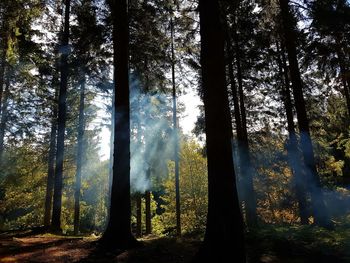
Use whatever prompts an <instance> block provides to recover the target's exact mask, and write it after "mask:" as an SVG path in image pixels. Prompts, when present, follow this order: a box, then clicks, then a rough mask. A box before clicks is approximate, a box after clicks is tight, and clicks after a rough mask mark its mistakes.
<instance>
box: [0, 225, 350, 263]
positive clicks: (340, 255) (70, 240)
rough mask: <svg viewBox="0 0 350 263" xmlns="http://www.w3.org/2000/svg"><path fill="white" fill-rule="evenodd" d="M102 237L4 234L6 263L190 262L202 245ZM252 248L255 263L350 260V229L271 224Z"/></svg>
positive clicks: (253, 236) (0, 258) (254, 237)
mask: <svg viewBox="0 0 350 263" xmlns="http://www.w3.org/2000/svg"><path fill="white" fill-rule="evenodd" d="M97 240H98V237H96V236H85V237H74V236H57V235H50V234H43V235H41V234H31V233H30V232H28V233H25V232H24V233H18V232H17V233H10V234H9V233H3V234H0V262H86V263H89V262H118V263H185V262H190V260H191V258H192V257H193V255H194V254H195V253H196V251H197V249H198V248H199V246H200V241H198V239H189V238H182V239H176V238H165V237H163V238H160V237H155V236H148V237H145V238H143V239H141V243H142V246H141V247H140V248H136V249H132V250H128V251H118V252H108V251H105V250H100V249H97V246H96V241H97ZM232 245H234V244H232ZM247 251H248V258H249V263H257V262H259V263H309V262H310V263H313V262H315V263H316V262H317V263H347V262H349V263H350V229H349V228H344V229H338V230H336V231H327V230H324V229H320V228H312V227H290V226H288V227H283V226H280V227H275V226H274V227H268V226H267V227H266V226H265V227H263V228H261V229H259V230H258V231H255V232H254V233H249V234H248V237H247ZM213 263H215V262H213Z"/></svg>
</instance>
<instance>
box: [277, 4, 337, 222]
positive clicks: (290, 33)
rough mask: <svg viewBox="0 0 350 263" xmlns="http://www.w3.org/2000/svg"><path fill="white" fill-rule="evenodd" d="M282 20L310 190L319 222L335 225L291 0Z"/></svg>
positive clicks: (307, 182)
mask: <svg viewBox="0 0 350 263" xmlns="http://www.w3.org/2000/svg"><path fill="white" fill-rule="evenodd" d="M279 4H280V10H281V19H282V23H283V37H284V41H285V45H286V51H287V54H288V62H289V72H290V77H291V82H292V89H293V95H294V101H295V108H296V112H297V119H298V126H299V132H300V145H301V151H302V154H303V157H304V163H305V168H306V169H305V170H306V171H305V172H306V173H305V174H306V178H305V180H306V185H307V187H308V190H309V191H310V195H311V199H312V204H311V205H312V209H313V216H314V218H315V223H316V224H318V225H320V226H324V227H331V225H332V223H331V221H330V218H329V215H328V212H327V208H326V206H325V203H324V198H323V193H322V190H321V182H320V178H319V175H318V172H317V169H316V164H315V157H314V150H313V146H312V141H311V137H310V127H309V120H308V117H307V113H306V107H305V99H304V94H303V83H302V79H301V75H300V69H299V64H298V59H297V48H296V33H295V26H296V25H295V24H294V23H293V22H294V19H293V15H292V13H291V10H290V7H289V1H288V0H279Z"/></svg>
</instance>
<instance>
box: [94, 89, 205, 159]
mask: <svg viewBox="0 0 350 263" xmlns="http://www.w3.org/2000/svg"><path fill="white" fill-rule="evenodd" d="M186 92H187V93H186V94H182V95H180V96H179V97H178V101H179V102H180V103H183V105H184V106H185V111H184V113H183V114H182V116H180V120H179V125H180V127H181V128H182V130H183V132H184V134H186V135H191V134H192V130H193V128H194V125H195V123H196V121H197V117H198V115H199V108H198V106H199V105H201V104H202V103H201V101H200V98H199V96H198V95H197V92H196V91H195V90H192V89H188V90H186ZM101 114H105V113H103V112H102V111H101ZM110 136H111V134H110V130H109V129H108V128H107V127H103V128H102V130H101V134H100V152H99V154H100V158H101V160H107V159H109V149H110V148H109V147H110V146H109V142H110Z"/></svg>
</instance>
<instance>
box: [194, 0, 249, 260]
mask: <svg viewBox="0 0 350 263" xmlns="http://www.w3.org/2000/svg"><path fill="white" fill-rule="evenodd" d="M199 14H200V27H201V29H200V35H201V66H202V85H203V95H204V96H203V97H204V109H205V123H206V128H205V131H206V138H207V157H208V216H207V227H206V233H205V237H204V242H203V244H202V247H201V249H200V250H199V252H198V254H197V256H196V258H195V259H194V261H195V262H245V261H246V256H245V246H244V236H243V229H244V226H243V220H242V216H241V213H240V207H239V201H238V196H237V189H236V178H235V171H234V166H233V156H232V147H231V139H232V124H231V118H230V110H229V102H228V96H227V89H226V86H225V61H224V34H223V30H222V25H221V23H220V11H219V2H218V0H200V1H199Z"/></svg>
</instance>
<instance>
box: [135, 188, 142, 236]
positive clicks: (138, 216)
mask: <svg viewBox="0 0 350 263" xmlns="http://www.w3.org/2000/svg"><path fill="white" fill-rule="evenodd" d="M136 236H137V237H142V198H141V194H140V193H137V194H136Z"/></svg>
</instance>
